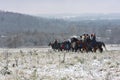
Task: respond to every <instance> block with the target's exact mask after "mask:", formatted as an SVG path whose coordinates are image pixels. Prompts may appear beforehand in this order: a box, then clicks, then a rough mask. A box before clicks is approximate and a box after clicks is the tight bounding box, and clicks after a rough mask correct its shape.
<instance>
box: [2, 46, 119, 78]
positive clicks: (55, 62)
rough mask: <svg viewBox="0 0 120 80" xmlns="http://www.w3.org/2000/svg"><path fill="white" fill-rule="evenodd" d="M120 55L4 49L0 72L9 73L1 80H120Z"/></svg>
mask: <svg viewBox="0 0 120 80" xmlns="http://www.w3.org/2000/svg"><path fill="white" fill-rule="evenodd" d="M119 52H120V51H106V52H104V53H99V52H97V53H80V52H78V53H74V52H69V53H68V52H53V51H51V50H48V48H45V49H44V48H42V49H39V48H38V49H37V48H33V49H12V50H10V49H9V50H7V49H4V50H2V49H1V51H0V65H1V66H0V71H1V72H3V71H2V70H3V69H4V68H5V67H6V65H8V71H10V74H8V73H7V74H5V75H3V74H1V73H0V80H119V79H120V62H119V61H120V54H119ZM6 53H8V55H6ZM64 54H65V58H64ZM64 59H65V60H64ZM63 60H64V62H63ZM4 71H6V70H4Z"/></svg>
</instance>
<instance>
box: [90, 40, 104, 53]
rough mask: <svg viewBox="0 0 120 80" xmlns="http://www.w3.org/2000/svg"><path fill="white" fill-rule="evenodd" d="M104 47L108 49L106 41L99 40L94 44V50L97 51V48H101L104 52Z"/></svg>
mask: <svg viewBox="0 0 120 80" xmlns="http://www.w3.org/2000/svg"><path fill="white" fill-rule="evenodd" d="M103 47H104V48H105V50H106V46H105V43H104V42H100V41H98V42H96V43H95V44H94V45H93V46H92V50H93V52H96V51H97V50H99V51H100V52H101V53H102V52H103Z"/></svg>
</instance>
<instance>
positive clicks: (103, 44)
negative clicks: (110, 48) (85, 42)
mask: <svg viewBox="0 0 120 80" xmlns="http://www.w3.org/2000/svg"><path fill="white" fill-rule="evenodd" d="M102 46H103V47H104V48H105V50H106V51H107V48H106V45H105V43H104V42H102Z"/></svg>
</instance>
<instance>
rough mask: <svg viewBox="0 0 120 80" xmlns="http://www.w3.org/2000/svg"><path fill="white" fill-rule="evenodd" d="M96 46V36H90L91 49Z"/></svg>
mask: <svg viewBox="0 0 120 80" xmlns="http://www.w3.org/2000/svg"><path fill="white" fill-rule="evenodd" d="M95 44H96V35H95V34H94V33H93V34H91V47H92V48H93V47H94V46H95Z"/></svg>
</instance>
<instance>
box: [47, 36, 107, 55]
mask: <svg viewBox="0 0 120 80" xmlns="http://www.w3.org/2000/svg"><path fill="white" fill-rule="evenodd" d="M70 40H71V41H68V40H67V41H63V42H53V43H52V42H50V43H49V46H51V47H52V49H53V50H54V51H56V50H57V51H63V50H64V51H73V52H77V51H80V52H82V53H83V52H96V51H97V50H98V51H99V52H101V53H102V52H103V47H104V48H105V49H106V46H105V43H104V42H101V41H96V42H95V43H94V44H93V42H92V41H90V42H89V43H88V42H84V41H81V40H79V39H77V38H71V39H70Z"/></svg>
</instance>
